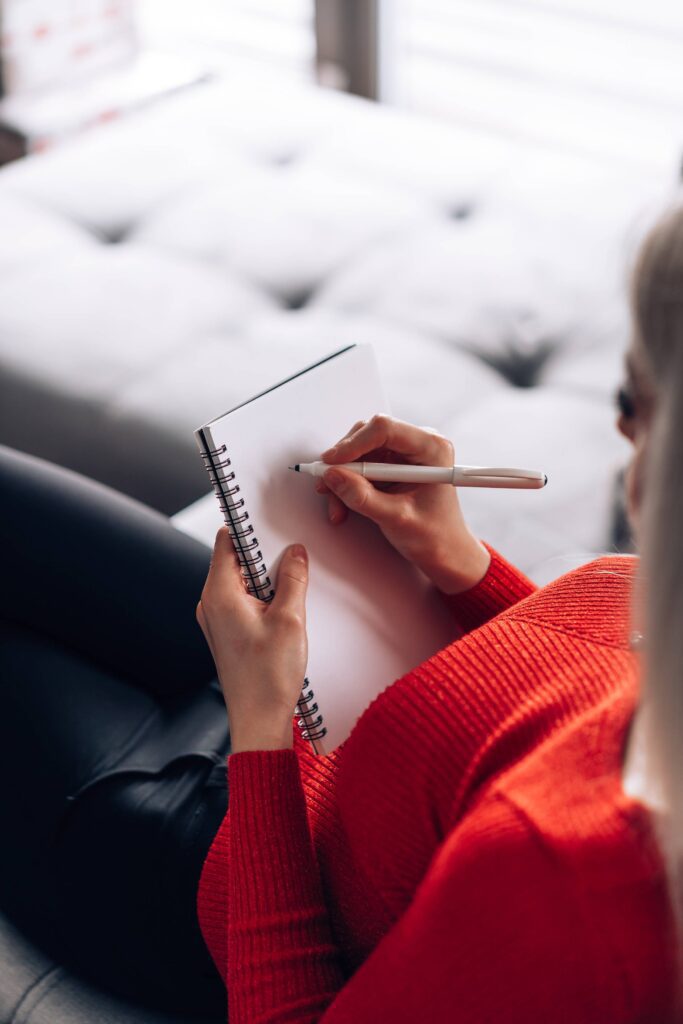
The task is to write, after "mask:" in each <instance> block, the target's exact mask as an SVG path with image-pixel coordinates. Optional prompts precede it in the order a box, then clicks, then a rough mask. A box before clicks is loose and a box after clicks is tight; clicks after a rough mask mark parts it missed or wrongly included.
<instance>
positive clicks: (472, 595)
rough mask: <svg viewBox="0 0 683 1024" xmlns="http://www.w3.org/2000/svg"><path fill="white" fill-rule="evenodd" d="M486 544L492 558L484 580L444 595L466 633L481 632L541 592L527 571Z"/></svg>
mask: <svg viewBox="0 0 683 1024" xmlns="http://www.w3.org/2000/svg"><path fill="white" fill-rule="evenodd" d="M482 543H483V544H484V547H485V548H486V550H487V551H488V552H489V554H490V555H491V562H490V563H489V567H488V569H487V570H486V575H485V576H484V578H483V579H481V580H480V581H479V583H477V584H475V586H473V587H471V588H470V589H469V590H465V591H463V592H462V594H442V598H443V600H444V601H445V602H446V604H447V605H448V607H449V608H450V609H451V611H452V612H453V615H454V617H455V619H456V621H457V622H458V624H459V626H460V628H461V629H462V631H463V633H469V632H470V631H471V630H473V629H478V627H479V626H483V625H484V623H486V622H488V621H489V619H492V618H494V616H496V615H498V614H499V613H500V612H504V611H505V610H506V609H507V608H510V607H511V606H512V605H513V604H517V602H518V601H521V600H522V599H523V598H525V597H528V596H529V595H530V594H533V593H534V591H535V590H537V589H538V588H537V587H536V584H535V583H533V582H532V581H531V580H530V579H529V578H528V577H527V576H525V575H524V573H523V572H520V570H519V569H516V568H515V566H514V565H511V564H510V562H506V561H505V559H504V558H503V557H502V555H500V554H499V553H498V552H497V551H496V550H495V548H492V547H491V546H490V545H489V544H487V543H486V542H485V541H482Z"/></svg>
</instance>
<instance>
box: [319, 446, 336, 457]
mask: <svg viewBox="0 0 683 1024" xmlns="http://www.w3.org/2000/svg"><path fill="white" fill-rule="evenodd" d="M338 450H339V449H338V448H337V446H336V445H334V446H333V447H332V448H328V449H327V451H326V452H323V453H322V455H321V456H320V458H321V459H323V461H324V460H325V459H333V458H334V457H335V455H336V454H337V451H338Z"/></svg>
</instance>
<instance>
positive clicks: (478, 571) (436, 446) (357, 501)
mask: <svg viewBox="0 0 683 1024" xmlns="http://www.w3.org/2000/svg"><path fill="white" fill-rule="evenodd" d="M322 459H323V461H324V462H328V463H329V464H330V469H328V470H327V471H326V472H325V474H324V476H323V477H322V478H321V480H320V482H319V483H318V485H317V487H316V490H317V491H318V492H319V493H321V494H327V495H328V516H329V519H330V522H331V523H333V524H335V525H337V524H340V523H343V522H344V520H345V518H346V516H347V512H348V510H351V511H352V512H357V513H359V514H360V515H363V516H366V517H367V518H368V519H371V520H372V521H373V522H374V523H376V524H377V526H378V527H379V528H380V530H381V531H382V533H383V534H384V536H385V537H386V538H387V540H388V541H389V543H390V544H392V545H393V546H394V547H395V548H396V550H397V551H398V552H400V554H402V555H403V556H404V558H406V559H408V561H409V562H412V563H413V564H414V565H416V566H417V567H418V568H419V569H420V570H421V571H422V572H423V573H425V575H426V576H427V577H428V578H429V579H430V580H431V581H432V582H433V583H434V584H435V585H436V586H437V587H438V588H439V589H440V590H442V591H443V592H444V593H446V594H458V593H461V592H462V591H464V590H469V588H470V587H473V586H474V585H475V584H476V583H478V582H479V580H481V579H482V578H483V576H484V575H485V573H486V570H487V569H488V565H489V561H490V555H489V553H488V551H487V550H486V548H485V547H484V545H483V544H481V543H480V542H479V541H478V540H477V538H476V537H475V536H474V534H472V533H471V531H470V530H469V528H468V526H467V524H466V522H465V520H464V517H463V514H462V511H461V508H460V502H459V501H458V495H457V492H456V489H455V487H453V486H452V484H373V483H371V482H370V481H369V480H366V479H364V478H363V477H361V476H360V475H359V474H358V473H353V472H351V471H350V470H344V469H334V468H333V467H334V466H335V464H340V463H344V462H356V461H366V462H397V463H409V464H411V465H418V466H420V465H424V466H452V465H453V464H454V461H455V456H454V451H453V445H452V444H451V442H450V441H448V440H447V439H446V438H445V437H442V436H441V435H440V434H438V433H437V432H436V431H434V430H429V429H427V428H425V427H414V426H412V425H411V424H409V423H404V422H403V421H401V420H395V419H392V418H391V417H390V416H384V415H378V416H373V417H372V419H370V420H368V421H365V420H362V421H360V422H358V423H356V424H354V426H353V427H352V428H351V430H349V432H348V433H347V434H346V435H345V436H344V437H343V438H341V440H340V441H338V442H337V443H336V444H335V445H334V446H333V447H332V448H329V449H328V450H327V451H326V452H323V454H322Z"/></svg>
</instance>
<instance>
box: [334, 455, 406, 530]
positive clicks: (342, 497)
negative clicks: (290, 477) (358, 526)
mask: <svg viewBox="0 0 683 1024" xmlns="http://www.w3.org/2000/svg"><path fill="white" fill-rule="evenodd" d="M323 480H324V481H325V483H326V485H327V486H328V487H329V489H330V490H331V491H332V493H333V495H335V496H336V497H337V499H338V500H339V501H340V502H341V503H342V505H343V506H345V507H346V508H349V509H351V511H352V512H358V513H360V515H363V516H367V518H368V519H372V521H373V522H375V523H377V524H378V525H380V526H381V525H382V524H383V523H386V522H390V521H391V522H395V520H396V519H397V518H400V516H401V514H402V513H401V506H400V503H399V496H398V495H396V494H390V493H387V492H385V491H378V490H377V488H376V487H373V485H372V484H371V482H370V481H369V480H365V479H364V477H362V476H359V474H358V473H352V472H351V470H348V469H334V468H332V467H330V469H328V470H327V471H326V472H325V475H324V477H323ZM333 511H335V512H336V509H334V510H333V509H332V508H330V516H331V515H332V512H333ZM344 515H345V513H344ZM342 518H343V516H342ZM332 521H333V522H337V521H339V522H341V518H340V519H339V520H337V519H334V520H332Z"/></svg>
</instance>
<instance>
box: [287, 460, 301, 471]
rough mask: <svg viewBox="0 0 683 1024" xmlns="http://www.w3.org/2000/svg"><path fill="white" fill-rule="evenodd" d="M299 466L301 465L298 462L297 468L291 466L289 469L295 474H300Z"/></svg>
mask: <svg viewBox="0 0 683 1024" xmlns="http://www.w3.org/2000/svg"><path fill="white" fill-rule="evenodd" d="M299 465H300V464H299V463H298V462H297V464H296V466H290V467H289V468H290V469H293V470H294V472H295V473H298V472H299Z"/></svg>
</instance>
